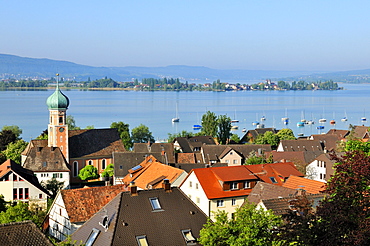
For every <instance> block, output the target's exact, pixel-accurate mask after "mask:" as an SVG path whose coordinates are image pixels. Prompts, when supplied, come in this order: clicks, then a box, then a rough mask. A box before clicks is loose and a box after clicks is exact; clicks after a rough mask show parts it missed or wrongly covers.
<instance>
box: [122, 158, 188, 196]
mask: <svg viewBox="0 0 370 246" xmlns="http://www.w3.org/2000/svg"><path fill="white" fill-rule="evenodd" d="M186 175H187V172H185V171H184V170H182V169H178V168H176V167H172V166H169V165H165V164H163V163H161V162H159V161H158V160H157V159H156V158H155V157H154V156H152V155H150V156H148V157H146V158H145V160H144V161H143V162H142V163H140V164H139V165H137V166H135V167H133V168H131V169H130V170H128V173H127V175H126V176H125V177H124V178H123V179H122V182H123V183H124V184H126V185H128V184H130V183H131V182H135V184H136V186H137V187H138V189H142V190H147V189H156V188H158V187H162V183H163V182H164V180H168V181H169V182H170V183H171V185H172V186H179V185H180V184H181V182H182V181H183V180H184V178H185V177H186Z"/></svg>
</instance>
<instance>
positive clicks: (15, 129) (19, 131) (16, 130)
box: [1, 125, 22, 139]
mask: <svg viewBox="0 0 370 246" xmlns="http://www.w3.org/2000/svg"><path fill="white" fill-rule="evenodd" d="M1 130H2V131H4V130H9V131H12V132H13V133H14V134H15V136H16V138H17V139H19V138H20V136H21V134H22V129H21V128H19V126H16V125H11V126H3V128H2V129H1Z"/></svg>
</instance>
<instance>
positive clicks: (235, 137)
mask: <svg viewBox="0 0 370 246" xmlns="http://www.w3.org/2000/svg"><path fill="white" fill-rule="evenodd" d="M230 140H231V142H232V143H239V142H240V138H239V136H238V134H231V137H230Z"/></svg>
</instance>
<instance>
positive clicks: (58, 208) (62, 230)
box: [49, 192, 73, 240]
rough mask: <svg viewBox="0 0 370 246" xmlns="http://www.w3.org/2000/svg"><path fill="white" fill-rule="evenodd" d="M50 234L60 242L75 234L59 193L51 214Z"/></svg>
mask: <svg viewBox="0 0 370 246" xmlns="http://www.w3.org/2000/svg"><path fill="white" fill-rule="evenodd" d="M49 233H50V235H51V236H53V237H54V238H57V239H59V240H64V239H66V236H67V235H71V234H72V233H73V228H72V226H71V222H70V220H69V216H68V213H67V210H66V208H65V205H64V201H63V198H62V196H61V193H60V192H59V193H58V195H57V197H56V198H55V201H54V203H53V205H52V207H51V208H50V212H49Z"/></svg>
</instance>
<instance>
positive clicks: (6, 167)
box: [0, 159, 11, 177]
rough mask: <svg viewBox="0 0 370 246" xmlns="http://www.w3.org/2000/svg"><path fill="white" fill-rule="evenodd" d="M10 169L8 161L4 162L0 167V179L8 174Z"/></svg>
mask: <svg viewBox="0 0 370 246" xmlns="http://www.w3.org/2000/svg"><path fill="white" fill-rule="evenodd" d="M10 169H11V163H10V159H8V160H6V161H5V162H4V163H3V164H1V165H0V177H2V176H4V174H6V173H8V172H9V171H10Z"/></svg>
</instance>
